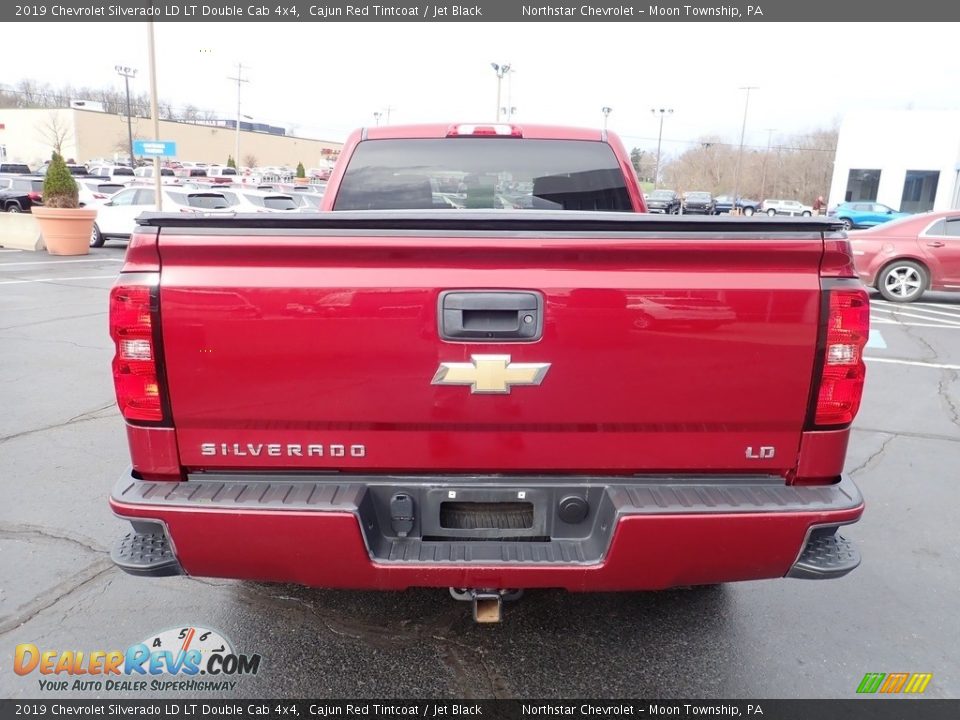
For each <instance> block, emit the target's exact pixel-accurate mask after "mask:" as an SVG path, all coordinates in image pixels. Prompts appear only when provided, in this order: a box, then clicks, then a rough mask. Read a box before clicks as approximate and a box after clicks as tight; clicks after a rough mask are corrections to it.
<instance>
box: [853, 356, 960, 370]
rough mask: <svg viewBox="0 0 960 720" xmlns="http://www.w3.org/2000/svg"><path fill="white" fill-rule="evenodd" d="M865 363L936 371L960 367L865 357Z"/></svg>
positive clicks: (958, 367)
mask: <svg viewBox="0 0 960 720" xmlns="http://www.w3.org/2000/svg"><path fill="white" fill-rule="evenodd" d="M864 360H866V361H867V362H879V363H893V364H895V365H917V366H919V367H929V368H936V369H938V370H960V365H947V364H945V363H930V362H921V361H920V360H899V359H897V358H876V357H865V358H864Z"/></svg>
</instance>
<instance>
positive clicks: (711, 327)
mask: <svg viewBox="0 0 960 720" xmlns="http://www.w3.org/2000/svg"><path fill="white" fill-rule="evenodd" d="M454 176H455V177H457V178H459V179H460V180H459V181H458V182H455V183H454V182H451V181H450V178H451V177H454ZM438 178H444V182H443V183H440V182H438V180H437V179H438ZM324 203H325V210H326V211H325V212H320V213H316V214H314V215H301V214H291V215H263V214H259V215H235V216H224V215H220V216H215V217H203V216H201V215H195V214H189V215H186V214H179V213H174V214H155V213H147V214H145V215H143V216H142V217H141V218H140V219H139V225H138V227H137V229H136V232H135V233H134V234H133V236H132V238H131V242H130V245H129V248H128V251H127V255H126V260H125V264H124V266H123V270H122V272H121V274H120V277H119V279H118V280H117V282H116V285H115V287H114V288H113V289H112V291H111V296H110V330H111V336H112V337H113V339H114V341H115V344H116V356H115V358H114V361H113V373H114V379H115V383H116V391H117V400H118V404H119V407H120V410H121V412H122V414H123V417H124V420H125V423H126V431H127V436H128V439H129V445H130V453H131V458H132V468H131V469H129V470H128V471H126V472H124V473H123V476H122V478H121V479H120V480H119V481H118V482H117V483H116V485H115V486H114V489H113V492H112V495H111V498H110V505H111V507H112V509H113V511H114V513H115V514H116V515H118V516H120V517H121V518H126V519H128V520H130V521H131V523H132V530H131V532H130V533H129V534H127V535H126V536H125V537H123V538H122V539H121V540H120V541H119V542H118V543H117V545H116V546H115V547H114V550H113V559H114V561H115V562H116V563H117V565H119V566H120V567H121V568H123V569H124V570H126V571H128V572H131V573H134V574H140V575H148V576H158V575H172V574H188V575H193V576H204V577H221V578H243V579H248V580H256V581H280V582H295V583H302V584H304V585H308V586H315V587H324V588H353V589H379V590H402V589H404V588H409V587H439V588H449V589H450V590H451V592H452V593H453V595H454V596H455V597H457V598H458V599H464V600H468V601H470V602H471V603H472V604H473V609H474V616H475V617H476V618H477V619H479V620H497V619H499V618H500V607H501V601H502V600H503V599H504V598H511V597H515V596H516V595H517V594H518V592H519V591H522V590H523V589H525V588H542V587H555V588H566V589H567V590H570V591H590V592H594V591H614V590H659V589H664V588H672V587H678V586H699V585H709V584H717V583H724V582H730V581H738V580H756V579H761V578H780V577H784V576H788V577H794V578H832V577H839V576H841V575H844V574H845V573H847V572H849V571H851V570H852V569H853V568H855V567H856V566H857V564H858V563H859V554H858V552H857V550H856V548H855V547H854V546H853V545H852V543H851V542H849V541H848V540H847V539H845V538H844V537H843V536H842V535H841V534H840V533H839V532H838V529H839V528H840V527H842V526H844V525H847V524H850V523H854V522H856V521H857V520H858V519H859V518H860V516H861V513H862V512H863V507H864V505H863V499H862V497H861V494H860V492H859V491H858V489H857V487H856V486H855V484H854V482H853V481H852V480H851V479H850V478H849V477H848V476H846V475H844V474H843V465H844V457H845V453H846V448H847V442H848V439H849V435H850V424H851V422H852V421H853V419H854V417H855V416H856V414H857V410H858V407H859V404H860V398H861V393H862V390H863V382H864V374H865V370H864V363H863V357H862V350H863V347H864V344H865V343H866V340H867V333H868V304H867V295H866V293H865V291H864V289H863V287H862V286H861V284H860V282H859V281H858V280H857V277H856V274H855V272H854V269H853V265H852V256H851V251H850V247H849V244H848V242H847V240H846V238H845V236H844V234H843V232H842V228H841V226H840V225H839V224H838V223H837V222H835V221H831V220H828V219H820V218H810V219H800V218H791V219H774V218H760V219H757V218H750V219H746V220H744V219H741V218H736V217H700V218H690V217H687V216H669V215H651V214H647V213H646V212H644V211H645V207H644V204H643V197H642V193H641V192H640V188H639V186H638V184H637V180H636V177H635V175H634V173H633V170H632V168H631V165H630V160H629V156H628V154H627V153H626V151H625V150H624V148H623V146H622V144H621V143H620V141H619V140H618V139H617V138H616V136H615V135H613V134H612V133H606V132H601V131H595V130H578V129H571V128H555V127H541V126H527V125H523V126H517V125H453V126H448V125H442V126H440V125H429V126H416V127H396V126H391V127H381V128H369V129H366V130H361V131H358V132H355V133H354V134H353V135H352V136H351V137H350V138H349V140H348V142H347V143H346V146H345V148H344V151H343V153H342V155H341V158H340V161H339V163H338V165H337V166H336V168H335V170H334V172H333V174H332V176H331V179H330V182H329V185H328V189H327V192H326V194H325V196H324ZM505 208H506V209H505ZM517 208H529V209H517Z"/></svg>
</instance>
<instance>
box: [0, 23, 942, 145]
mask: <svg viewBox="0 0 960 720" xmlns="http://www.w3.org/2000/svg"><path fill="white" fill-rule="evenodd" d="M6 30H7V31H6V32H5V33H4V36H5V37H4V41H3V45H4V50H5V52H4V56H6V57H8V58H9V57H13V58H21V59H23V62H16V63H9V62H7V63H4V70H3V73H2V78H0V83H3V84H4V85H11V84H14V83H16V82H17V81H18V80H20V79H22V78H23V77H30V78H33V79H36V80H40V81H44V82H50V83H53V84H57V83H63V82H69V83H71V84H74V85H81V84H87V85H92V86H102V85H104V84H107V85H112V86H115V87H122V80H121V78H119V77H118V76H117V75H116V74H115V72H114V65H117V64H123V65H129V66H132V67H136V68H138V69H139V74H138V77H137V78H136V81H135V85H134V87H135V88H136V90H138V91H146V90H147V89H148V72H147V69H148V60H147V26H146V24H145V23H104V24H97V23H43V24H30V23H27V24H17V25H15V26H14V25H8V27H7V29H6ZM14 30H16V32H13V31H14ZM156 41H157V54H158V70H157V72H158V79H157V82H158V87H159V94H160V96H161V98H165V99H168V100H170V101H171V102H172V103H173V105H174V106H175V107H177V106H180V107H182V106H184V105H187V104H193V105H196V106H198V107H199V108H201V109H211V110H213V111H215V112H217V113H218V114H221V115H223V116H225V117H234V116H235V114H236V92H237V90H236V83H231V82H230V81H229V80H227V76H228V75H235V74H236V63H237V62H243V63H244V65H246V66H249V68H250V69H249V70H246V71H245V75H247V77H249V79H250V83H249V84H245V85H244V86H243V88H242V102H243V113H244V114H246V115H251V116H253V117H254V119H255V120H256V121H259V122H269V123H272V124H277V125H282V126H285V127H288V128H289V127H296V129H297V134H301V135H306V136H312V137H320V138H324V139H328V140H342V139H343V138H344V137H345V136H346V134H347V133H348V132H349V131H350V130H351V129H353V128H354V127H357V126H360V125H365V124H367V125H372V124H373V123H374V116H373V113H374V112H375V111H378V110H379V111H382V112H384V113H385V112H386V108H387V107H388V106H392V108H393V109H392V110H391V113H390V115H391V117H390V120H391V123H394V124H396V123H410V122H423V121H454V120H461V121H470V120H492V119H493V117H494V113H495V110H496V89H497V78H496V74H495V73H494V70H493V69H492V68H491V67H490V63H491V62H497V63H500V64H503V63H510V64H511V65H512V67H513V68H515V70H516V72H514V73H511V74H510V82H509V83H508V82H507V80H504V83H503V96H502V101H501V105H506V104H507V102H508V99H507V96H508V84H509V86H510V87H509V91H510V92H509V96H510V100H509V101H510V103H511V104H512V105H513V106H515V107H516V108H517V113H516V115H515V117H514V119H515V121H516V122H517V123H522V122H523V121H528V122H545V123H558V124H573V125H587V126H594V127H599V126H600V125H601V124H602V119H603V117H602V114H601V108H602V107H603V106H609V107H611V108H612V109H613V111H612V113H611V115H610V118H609V126H610V128H611V129H612V130H616V131H617V132H618V133H619V134H620V135H621V136H622V137H623V138H624V142H625V143H626V145H627V146H628V147H633V146H640V147H645V148H655V147H656V138H657V131H658V120H657V118H656V117H655V116H653V115H652V114H651V112H650V109H651V108H661V107H663V108H672V109H673V110H674V113H673V114H672V115H670V116H668V117H667V119H666V121H665V124H664V129H663V137H664V152H665V153H670V152H677V151H679V150H681V149H683V148H684V147H686V145H685V144H684V143H682V142H672V141H692V140H696V139H697V138H699V137H701V136H704V135H707V134H718V135H720V136H721V137H723V138H724V139H726V140H729V141H733V142H738V141H739V135H740V124H741V122H742V119H743V111H744V98H745V93H744V92H743V91H741V90H738V88H739V87H741V86H745V85H756V86H759V89H758V90H755V91H753V92H752V93H751V97H750V108H749V114H748V118H747V134H746V143H747V144H748V145H750V144H752V145H757V146H765V145H766V143H767V139H768V132H767V129H768V128H774V129H775V131H774V133H773V136H772V137H773V142H774V144H776V143H777V140H778V136H780V135H789V134H792V133H796V132H803V131H807V130H811V129H815V128H819V127H824V126H828V125H830V124H832V123H833V122H834V120H836V119H839V118H840V117H841V116H842V115H843V113H844V112H846V111H849V110H854V109H893V108H916V109H957V108H958V107H960V72H958V68H960V63H958V60H957V50H956V48H957V45H956V26H955V25H953V24H950V23H942V24H923V23H899V24H894V23H890V24H869V23H860V24H855V23H836V24H829V23H759V24H752V23H751V24H747V23H744V24H738V23H709V22H705V23H640V22H638V23H584V24H579V23H562V22H554V23H550V22H544V23H508V24H493V23H449V24H436V23H320V22H317V23H311V22H301V23H296V24H287V23H264V24H262V25H256V24H253V23H223V24H217V23H158V24H157V25H156ZM58 42H62V43H63V48H64V52H65V54H60V53H57V52H50V51H49V48H51V47H55V45H56V43H58ZM84 48H86V49H84ZM65 59H66V60H67V62H66V63H64V60H65ZM231 64H232V65H233V67H232V68H231ZM384 117H385V116H384Z"/></svg>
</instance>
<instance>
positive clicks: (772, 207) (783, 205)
mask: <svg viewBox="0 0 960 720" xmlns="http://www.w3.org/2000/svg"><path fill="white" fill-rule="evenodd" d="M760 212H765V213H766V214H767V215H769V216H770V217H773V216H774V215H790V216H799V217H812V216H813V208H812V207H810V206H809V205H804V204H803V203H802V202H800V201H799V200H764V201H763V203H762V204H761V205H760Z"/></svg>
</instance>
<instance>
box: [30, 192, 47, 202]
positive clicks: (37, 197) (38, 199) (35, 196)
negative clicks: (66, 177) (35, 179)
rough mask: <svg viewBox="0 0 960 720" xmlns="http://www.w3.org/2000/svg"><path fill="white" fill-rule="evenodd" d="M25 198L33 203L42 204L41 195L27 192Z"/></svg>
mask: <svg viewBox="0 0 960 720" xmlns="http://www.w3.org/2000/svg"><path fill="white" fill-rule="evenodd" d="M27 197H28V198H30V200H32V201H33V202H35V203H39V202H43V193H38V192H28V193H27Z"/></svg>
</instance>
